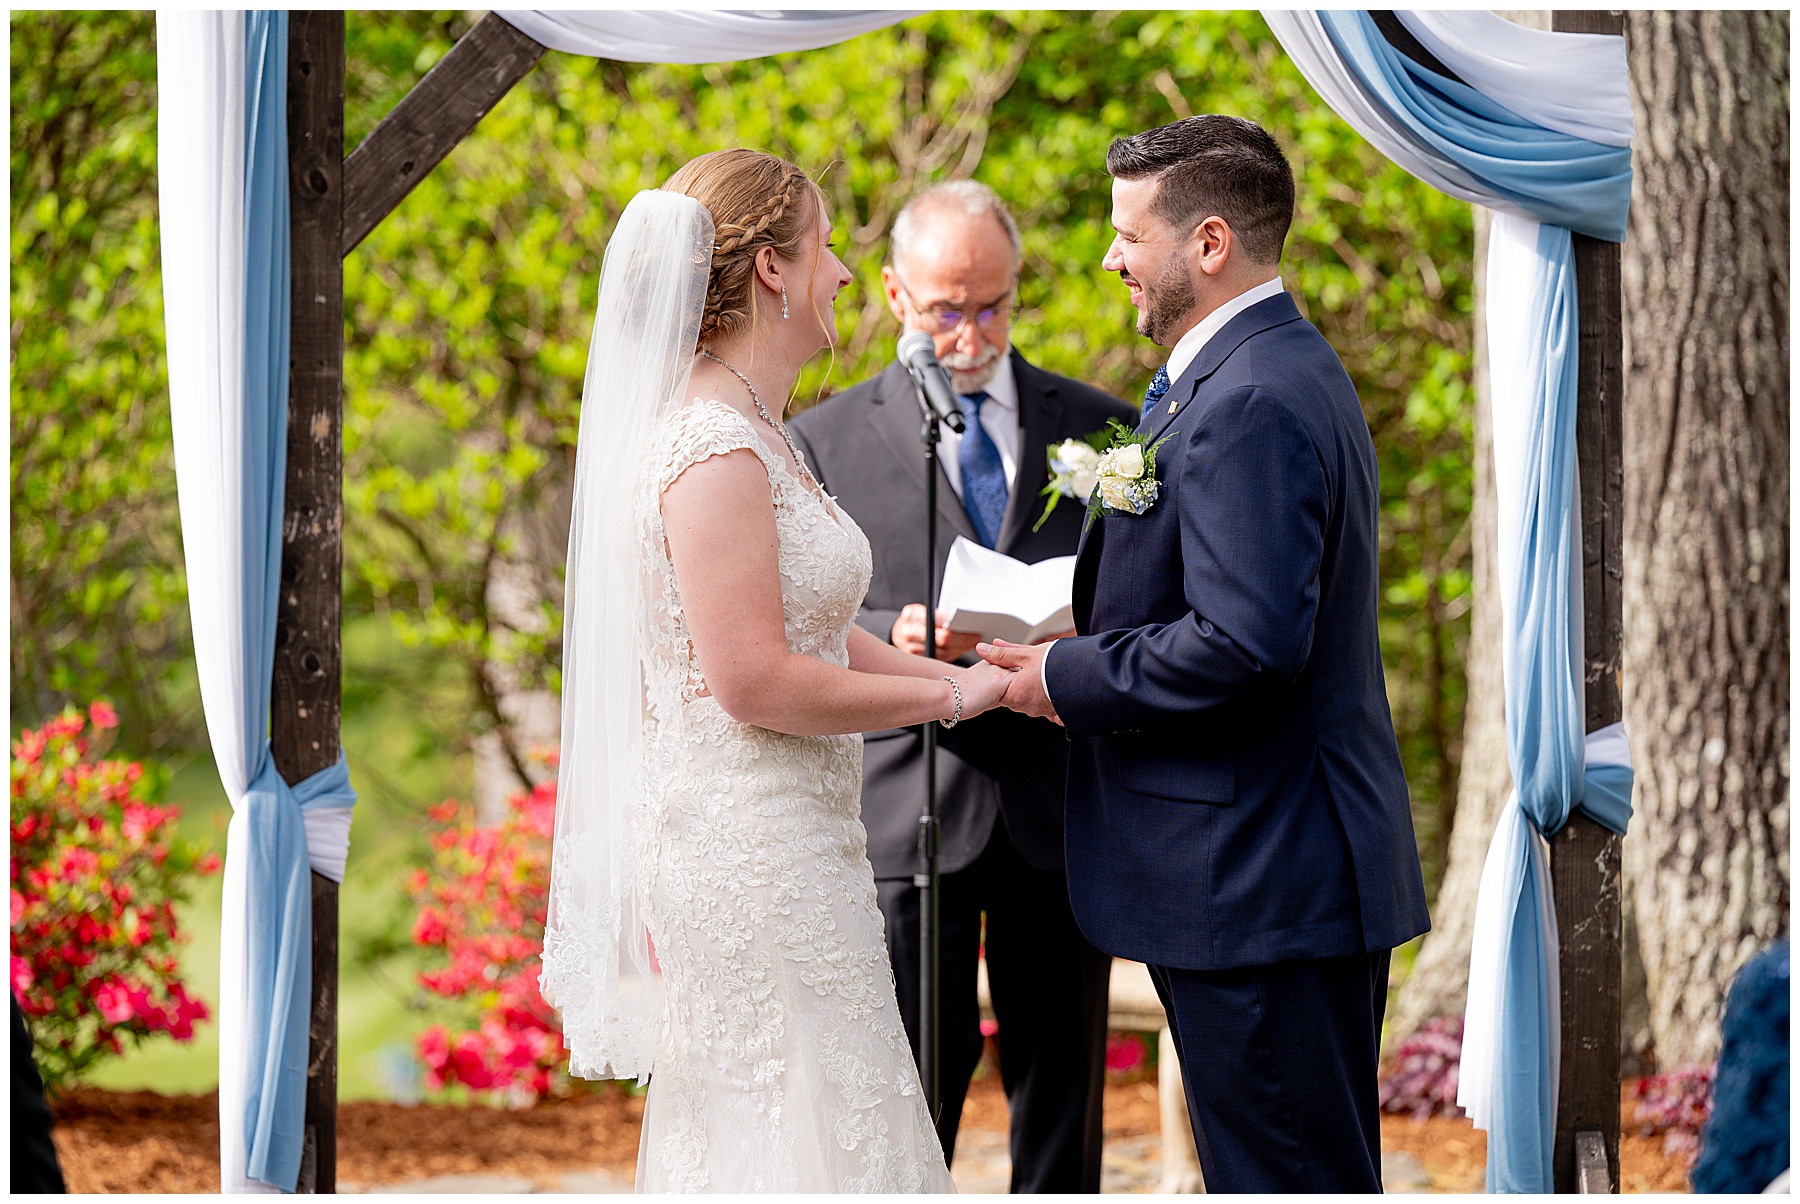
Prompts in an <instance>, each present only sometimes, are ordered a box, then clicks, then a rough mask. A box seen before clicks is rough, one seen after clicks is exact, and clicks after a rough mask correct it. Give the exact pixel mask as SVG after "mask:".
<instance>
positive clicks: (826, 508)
mask: <svg viewBox="0 0 1800 1204" xmlns="http://www.w3.org/2000/svg"><path fill="white" fill-rule="evenodd" d="M741 449H748V450H750V451H753V452H755V453H756V455H757V457H758V458H759V459H760V460H761V461H762V463H763V467H764V469H765V470H766V471H767V472H768V474H769V486H770V492H771V494H772V496H773V501H774V505H775V526H776V531H777V534H778V535H779V537H780V552H779V559H780V569H781V598H782V610H783V613H784V614H785V616H786V619H787V639H788V648H789V649H790V650H792V651H794V652H798V653H801V654H802V655H805V656H815V657H818V658H819V659H820V660H823V661H829V662H830V663H832V664H834V665H847V664H849V651H848V646H847V642H848V639H849V634H850V626H851V623H852V622H853V621H854V620H855V618H856V611H857V608H858V607H860V606H861V605H862V599H863V595H864V594H865V593H867V592H868V589H869V575H870V573H871V571H872V564H871V561H870V559H869V541H868V540H867V539H866V538H865V537H864V536H863V533H862V529H861V528H859V527H858V526H857V525H856V523H855V522H854V521H852V520H851V518H850V516H849V515H847V514H845V513H844V512H843V510H841V509H840V508H839V507H838V505H837V503H836V502H834V501H832V500H831V499H830V498H828V497H826V496H825V495H824V494H823V493H822V492H820V491H818V490H817V488H816V486H814V485H813V484H812V483H811V481H810V480H808V481H801V480H799V479H797V478H796V477H795V476H794V474H793V472H792V471H790V470H789V468H788V466H787V463H786V462H785V461H784V460H783V459H782V458H781V457H779V456H777V455H776V454H775V453H774V452H772V451H771V450H770V449H769V446H768V444H766V443H764V442H763V440H762V438H761V436H759V435H758V434H757V433H756V430H755V428H753V427H752V426H751V425H750V421H749V419H747V418H745V417H744V416H743V415H742V414H741V413H739V412H738V411H737V410H734V409H732V408H731V407H730V406H728V405H726V404H724V403H723V402H718V401H695V402H694V403H693V404H691V405H688V406H684V407H683V408H682V409H680V410H678V411H676V412H675V414H674V415H672V416H671V418H670V419H669V421H668V422H667V423H666V424H665V426H664V428H663V431H662V432H661V435H660V437H659V438H658V440H657V444H656V452H655V457H654V459H653V461H652V462H653V463H654V464H655V466H656V472H655V474H654V477H653V478H651V479H650V480H648V481H646V482H645V485H646V486H648V487H647V488H644V489H642V490H641V491H640V494H639V497H638V516H639V530H641V531H642V532H643V545H642V548H641V557H642V564H643V565H644V567H645V568H646V572H645V581H646V585H647V587H648V590H649V597H648V598H647V599H646V601H647V602H648V607H647V610H648V613H649V615H650V616H651V623H652V625H653V635H652V638H651V640H650V641H649V646H650V648H651V650H652V667H651V680H650V682H649V683H648V684H649V689H650V697H651V701H652V706H653V709H654V710H656V711H657V712H658V713H659V714H661V713H665V712H666V709H667V704H668V702H669V701H671V699H672V698H678V699H679V700H680V703H681V704H683V705H687V704H691V703H693V702H694V701H695V700H696V699H697V698H698V697H700V696H701V695H702V694H704V693H705V682H704V680H703V679H702V677H701V674H700V670H699V668H698V666H697V665H696V664H695V663H694V657H693V643H692V640H691V637H690V636H689V634H688V627H687V618H686V616H685V615H684V614H683V612H682V608H681V594H680V591H679V590H678V589H677V588H676V584H675V571H674V567H673V566H672V565H670V563H669V557H668V550H667V546H666V545H665V543H664V539H663V523H662V507H661V499H662V493H663V491H664V490H665V489H667V488H668V487H669V486H670V485H671V484H673V483H674V481H675V478H677V477H679V476H680V475H681V474H682V473H683V472H685V471H686V470H687V469H688V468H689V467H691V466H692V465H694V464H697V463H699V462H700V461H701V460H705V459H707V458H709V457H712V456H719V455H724V454H726V453H727V452H733V451H738V450H741ZM665 691H671V692H672V693H665Z"/></svg>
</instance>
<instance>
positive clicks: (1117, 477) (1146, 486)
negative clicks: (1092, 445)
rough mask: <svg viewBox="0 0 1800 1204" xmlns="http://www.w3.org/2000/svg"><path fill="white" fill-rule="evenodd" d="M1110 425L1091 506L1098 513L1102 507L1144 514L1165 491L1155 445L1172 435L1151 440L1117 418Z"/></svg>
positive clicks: (1097, 468)
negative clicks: (1160, 478)
mask: <svg viewBox="0 0 1800 1204" xmlns="http://www.w3.org/2000/svg"><path fill="white" fill-rule="evenodd" d="M1109 429H1110V430H1111V431H1112V435H1113V438H1112V443H1111V445H1110V446H1108V447H1107V448H1106V450H1104V451H1102V452H1101V453H1100V463H1099V465H1098V466H1097V467H1096V468H1095V470H1094V476H1095V478H1096V481H1095V485H1094V493H1093V496H1092V498H1091V499H1090V500H1089V502H1088V509H1089V510H1090V511H1091V512H1093V513H1095V514H1098V513H1100V511H1101V510H1103V509H1106V510H1120V511H1126V512H1129V513H1131V514H1142V513H1144V511H1146V510H1148V509H1150V507H1151V506H1153V505H1154V504H1155V503H1156V496H1157V494H1158V493H1160V492H1161V491H1162V486H1161V484H1160V483H1159V482H1158V481H1157V479H1156V449H1157V448H1159V447H1161V446H1162V445H1163V444H1164V443H1166V442H1168V439H1169V437H1168V436H1166V435H1165V436H1164V437H1163V438H1162V439H1160V440H1158V441H1157V442H1156V443H1151V442H1150V437H1149V436H1148V435H1140V434H1138V433H1137V432H1136V431H1133V430H1131V429H1130V428H1129V427H1127V426H1126V425H1125V424H1124V423H1122V422H1120V421H1118V420H1117V419H1114V420H1113V421H1112V422H1111V423H1110V424H1109Z"/></svg>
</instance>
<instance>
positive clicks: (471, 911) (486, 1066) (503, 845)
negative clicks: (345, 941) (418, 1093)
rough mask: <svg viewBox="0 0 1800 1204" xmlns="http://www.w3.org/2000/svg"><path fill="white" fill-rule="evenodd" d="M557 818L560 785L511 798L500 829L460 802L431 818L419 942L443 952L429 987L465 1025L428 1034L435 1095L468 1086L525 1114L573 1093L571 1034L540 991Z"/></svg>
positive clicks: (420, 874)
mask: <svg viewBox="0 0 1800 1204" xmlns="http://www.w3.org/2000/svg"><path fill="white" fill-rule="evenodd" d="M555 815H556V785H555V783H554V782H545V783H543V784H541V785H539V786H538V787H537V788H536V789H534V790H532V791H530V792H529V793H526V794H520V795H516V796H514V797H513V798H512V799H511V800H510V801H509V803H508V810H507V814H506V817H505V818H504V819H503V820H502V821H501V822H500V823H499V824H497V825H494V826H483V825H481V824H478V823H476V822H475V815H474V810H473V808H470V807H467V806H463V805H461V804H458V803H457V802H455V801H454V800H447V801H445V802H443V803H441V804H439V805H438V806H436V807H433V808H431V810H430V816H431V819H432V821H433V823H435V824H436V825H437V831H436V832H435V833H434V834H433V836H432V839H431V844H432V856H431V863H430V866H429V868H427V869H422V870H418V871H415V873H414V874H413V877H412V881H411V883H410V887H411V893H412V897H413V901H414V902H415V903H416V904H418V907H419V914H418V918H417V920H416V921H415V922H414V924H413V941H414V943H415V944H418V945H420V946H422V947H424V948H426V949H429V950H433V951H435V952H436V953H437V954H439V959H438V960H439V962H440V964H439V965H438V966H437V967H436V968H434V969H431V970H427V971H425V972H424V973H422V974H420V975H419V982H420V984H421V985H422V986H424V987H425V989H426V990H428V991H430V992H432V993H433V994H435V995H438V996H440V997H442V998H443V999H445V1000H447V1001H449V1002H450V1003H451V1004H453V1005H454V1007H453V1010H454V1011H455V1012H456V1013H457V1016H458V1018H457V1020H456V1021H455V1022H454V1023H453V1024H450V1025H444V1024H439V1025H435V1026H434V1027H432V1028H431V1029H429V1030H428V1031H426V1032H424V1033H422V1034H420V1036H419V1040H418V1054H419V1058H420V1060H421V1061H422V1062H423V1063H424V1065H425V1085H426V1086H427V1087H428V1088H429V1089H431V1090H434V1091H437V1090H442V1089H444V1088H446V1087H448V1086H450V1085H451V1084H461V1085H462V1086H464V1087H466V1088H468V1089H469V1090H471V1091H474V1092H478V1093H484V1094H489V1095H491V1096H493V1097H495V1098H497V1099H500V1100H502V1101H504V1102H507V1103H511V1104H527V1103H530V1102H532V1101H534V1100H538V1099H542V1098H544V1097H545V1096H546V1095H549V1094H550V1093H551V1092H552V1091H553V1090H556V1089H559V1088H561V1087H563V1086H565V1085H566V1081H567V1080H566V1075H565V1073H564V1070H563V1053H562V1030H561V1027H560V1025H559V1023H558V1020H557V1016H556V1013H555V1011H554V1010H552V1009H551V1007H550V1005H549V1004H547V1003H545V1002H544V997H543V996H542V995H541V994H539V992H538V972H539V971H540V969H542V966H541V963H540V962H539V960H538V955H539V951H540V949H541V948H542V945H543V939H544V913H545V909H546V908H547V906H548V904H549V898H550V835H551V829H552V826H553V823H554V819H555Z"/></svg>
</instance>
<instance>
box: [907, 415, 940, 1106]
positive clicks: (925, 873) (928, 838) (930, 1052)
mask: <svg viewBox="0 0 1800 1204" xmlns="http://www.w3.org/2000/svg"><path fill="white" fill-rule="evenodd" d="M919 408H920V409H921V410H922V411H923V412H924V424H923V426H921V427H920V429H919V438H920V440H921V441H922V442H923V443H924V444H925V656H926V657H927V659H930V660H933V661H935V660H936V659H937V503H938V440H939V438H940V437H941V433H940V431H939V429H938V415H937V411H936V410H935V409H933V408H932V407H931V406H930V405H928V404H926V403H925V400H924V398H920V405H919ZM937 726H938V725H937V721H936V720H932V719H928V720H926V721H925V813H924V814H923V815H921V816H920V817H919V872H918V873H916V874H914V875H913V886H914V887H915V888H917V890H918V891H919V1080H920V1086H921V1087H922V1088H923V1090H924V1092H925V1106H926V1107H927V1108H929V1109H930V1110H931V1123H932V1124H933V1125H934V1126H935V1125H937V1123H938V1118H939V1117H940V1116H941V1115H942V1114H943V1098H944V1096H943V1086H942V1084H941V1083H940V1082H939V1081H938V1069H939V1066H938V1063H939V1059H938V1049H939V1046H940V1045H941V1040H940V1034H939V1026H938V937H939V925H938V798H937Z"/></svg>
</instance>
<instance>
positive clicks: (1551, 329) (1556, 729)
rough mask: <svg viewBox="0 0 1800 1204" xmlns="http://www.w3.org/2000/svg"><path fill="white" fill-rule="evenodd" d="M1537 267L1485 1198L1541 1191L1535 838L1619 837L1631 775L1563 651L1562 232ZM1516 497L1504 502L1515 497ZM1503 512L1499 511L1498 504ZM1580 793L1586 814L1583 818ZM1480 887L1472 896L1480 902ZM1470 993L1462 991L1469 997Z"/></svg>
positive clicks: (1568, 315) (1545, 1161) (1551, 1084)
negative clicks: (1604, 738)
mask: <svg viewBox="0 0 1800 1204" xmlns="http://www.w3.org/2000/svg"><path fill="white" fill-rule="evenodd" d="M1537 231H1538V243H1537V259H1538V262H1539V264H1540V268H1539V272H1538V276H1537V279H1536V280H1535V282H1534V286H1535V287H1534V290H1533V295H1532V296H1531V298H1530V305H1529V315H1530V318H1529V320H1530V322H1531V323H1533V324H1534V325H1535V327H1536V329H1537V330H1538V331H1539V336H1538V337H1537V338H1536V339H1534V340H1532V342H1533V343H1534V344H1535V346H1537V347H1539V348H1541V353H1540V354H1539V355H1538V356H1537V357H1536V359H1535V360H1534V361H1533V363H1532V365H1531V367H1532V369H1533V372H1532V374H1531V376H1530V377H1529V378H1528V379H1527V380H1526V381H1525V382H1524V383H1525V385H1526V387H1527V388H1528V390H1529V396H1528V397H1524V398H1516V399H1514V401H1515V404H1523V405H1524V406H1525V408H1524V410H1523V413H1522V417H1523V419H1524V421H1523V424H1522V425H1523V431H1524V437H1523V440H1522V445H1521V446H1520V447H1519V449H1518V453H1519V463H1518V464H1517V465H1516V467H1515V468H1514V469H1513V470H1512V471H1516V472H1517V474H1518V476H1517V478H1516V479H1517V485H1516V487H1514V486H1511V485H1510V484H1509V486H1508V488H1507V489H1506V490H1505V491H1504V493H1505V496H1504V497H1503V499H1502V507H1501V522H1502V523H1508V524H1511V525H1512V530H1511V533H1510V537H1509V538H1507V539H1503V540H1502V544H1503V547H1505V548H1507V549H1509V550H1510V555H1509V556H1508V559H1510V560H1511V561H1512V563H1510V564H1503V566H1502V569H1501V574H1500V576H1501V588H1502V589H1503V590H1505V591H1506V592H1507V597H1506V598H1505V599H1504V602H1505V605H1504V607H1503V609H1504V611H1505V616H1506V621H1505V630H1504V637H1505V647H1504V652H1503V655H1504V658H1505V671H1506V672H1505V678H1506V690H1505V694H1506V737H1507V760H1508V763H1509V765H1510V767H1511V770H1512V776H1513V781H1514V783H1515V791H1514V795H1513V798H1512V799H1509V800H1508V804H1507V806H1506V808H1505V810H1504V812H1503V813H1502V816H1501V820H1500V822H1501V825H1502V826H1503V827H1505V828H1507V829H1508V830H1506V831H1503V832H1501V833H1499V834H1497V835H1496V837H1495V839H1496V842H1497V843H1499V842H1505V843H1504V845H1503V846H1502V847H1503V852H1502V853H1501V854H1500V855H1501V856H1504V857H1505V861H1504V864H1503V868H1502V874H1501V878H1500V879H1499V881H1498V883H1497V886H1498V890H1499V895H1500V898H1501V899H1502V900H1505V901H1507V902H1509V903H1510V904H1511V907H1512V912H1511V917H1510V922H1509V923H1506V924H1505V925H1504V926H1503V928H1502V934H1501V938H1500V945H1499V952H1498V957H1499V962H1500V967H1501V970H1500V976H1499V991H1498V1000H1497V1016H1496V1023H1495V1025H1494V1029H1493V1033H1494V1036H1495V1038H1496V1044H1495V1048H1494V1049H1493V1051H1492V1080H1491V1082H1492V1086H1491V1091H1492V1095H1491V1097H1490V1098H1491V1104H1490V1111H1489V1113H1488V1125H1487V1127H1488V1160H1487V1187H1488V1190H1489V1191H1491V1192H1548V1191H1550V1190H1552V1186H1553V1182H1554V1180H1553V1176H1552V1153H1553V1143H1554V1138H1555V1128H1556V1095H1557V1073H1558V1071H1557V1066H1558V1050H1557V1048H1556V1047H1555V1045H1554V1043H1555V1042H1556V1041H1558V1040H1560V1037H1559V1030H1560V1023H1559V1001H1558V998H1557V994H1558V992H1559V990H1560V987H1559V983H1558V979H1557V974H1556V967H1557V963H1556V950H1555V946H1554V935H1555V931H1556V928H1555V917H1554V915H1553V914H1546V913H1547V911H1548V910H1549V908H1550V904H1549V900H1550V883H1549V880H1548V873H1549V862H1548V858H1547V856H1545V855H1544V851H1543V848H1542V846H1541V845H1540V844H1539V843H1538V836H1537V833H1540V832H1541V833H1543V835H1544V836H1546V837H1548V836H1551V835H1554V834H1555V833H1556V832H1557V831H1559V830H1560V829H1561V828H1562V826H1563V825H1564V824H1565V823H1567V822H1568V819H1569V816H1570V814H1571V812H1572V811H1573V810H1574V809H1575V808H1577V807H1580V808H1582V809H1584V810H1587V811H1589V813H1590V814H1592V815H1593V816H1594V818H1595V819H1596V820H1598V821H1599V822H1601V823H1602V824H1604V825H1606V826H1607V827H1608V828H1609V829H1611V830H1613V831H1616V832H1620V833H1622V832H1623V831H1624V830H1625V823H1626V821H1627V820H1628V819H1629V818H1630V810H1631V803H1630V798H1631V770H1630V768H1629V767H1627V766H1623V765H1612V764H1589V760H1588V755H1587V741H1586V739H1585V737H1584V734H1583V733H1584V729H1585V726H1586V723H1585V716H1584V714H1583V709H1584V708H1583V699H1582V693H1581V688H1580V679H1579V678H1578V677H1577V674H1578V673H1579V672H1580V660H1581V649H1580V648H1579V646H1578V645H1576V644H1575V639H1576V633H1577V632H1578V631H1579V630H1580V628H1579V624H1580V622H1581V619H1582V616H1581V615H1580V614H1579V613H1576V606H1577V604H1576V602H1575V600H1576V599H1577V598H1579V596H1580V594H1579V591H1578V574H1579V573H1580V571H1581V562H1580V551H1581V549H1580V547H1579V546H1578V544H1577V543H1576V538H1575V535H1576V532H1577V531H1578V530H1579V524H1578V522H1577V519H1578V517H1579V507H1580V498H1579V497H1578V496H1577V494H1576V474H1575V412H1576V380H1577V370H1578V367H1579V341H1578V334H1577V328H1576V322H1575V262H1574V248H1573V240H1572V238H1571V236H1570V234H1569V231H1568V230H1566V229H1564V228H1562V227H1560V226H1554V225H1549V224H1543V225H1539V226H1538V227H1537ZM1515 488H1516V492H1515ZM1509 501H1510V502H1512V504H1510V505H1509V504H1508V502H1509ZM1590 783H1591V784H1592V793H1593V796H1594V798H1593V806H1591V807H1589V806H1588V805H1587V799H1588V793H1589V787H1590ZM1489 885H1490V884H1489V882H1488V880H1487V878H1486V876H1485V875H1484V880H1483V884H1482V886H1483V890H1484V891H1485V890H1487V889H1488V888H1489ZM1472 989H1473V987H1472Z"/></svg>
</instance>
